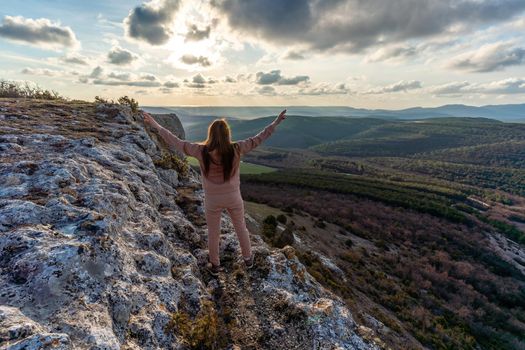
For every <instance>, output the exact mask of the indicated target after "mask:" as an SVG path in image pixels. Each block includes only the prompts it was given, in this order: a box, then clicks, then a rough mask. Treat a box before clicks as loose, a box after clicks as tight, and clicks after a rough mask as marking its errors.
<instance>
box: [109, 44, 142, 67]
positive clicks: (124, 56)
mask: <svg viewBox="0 0 525 350" xmlns="http://www.w3.org/2000/svg"><path fill="white" fill-rule="evenodd" d="M136 59H137V56H136V55H135V54H134V53H132V52H131V51H128V50H126V49H123V48H120V47H113V48H112V49H111V50H110V51H109V52H108V62H109V63H112V64H116V65H126V64H130V63H131V62H133V61H134V60H136Z"/></svg>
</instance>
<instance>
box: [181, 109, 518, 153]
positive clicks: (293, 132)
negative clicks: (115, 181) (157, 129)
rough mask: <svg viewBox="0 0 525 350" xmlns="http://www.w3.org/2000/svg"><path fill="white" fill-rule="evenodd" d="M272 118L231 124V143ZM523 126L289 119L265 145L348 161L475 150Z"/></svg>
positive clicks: (192, 132)
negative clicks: (351, 158)
mask: <svg viewBox="0 0 525 350" xmlns="http://www.w3.org/2000/svg"><path fill="white" fill-rule="evenodd" d="M274 118H275V117H264V118H257V119H252V120H239V119H236V120H230V121H229V123H230V126H231V128H232V137H233V139H234V140H240V139H244V138H247V137H250V136H253V135H256V134H257V133H258V132H260V131H261V130H263V129H264V127H265V126H267V125H268V124H269V123H271V121H272V120H274ZM207 127H208V122H207V121H204V122H200V123H194V124H192V125H190V126H187V127H186V131H187V134H186V137H187V139H188V140H192V141H198V140H204V139H205V138H206V132H207ZM524 135H525V125H524V124H515V123H503V122H501V121H498V120H494V119H487V118H465V117H461V118H458V117H441V118H429V119H423V120H386V119H379V118H346V117H324V118H314V117H305V116H288V118H287V119H286V120H285V121H284V122H283V123H282V124H280V125H279V127H278V128H277V130H276V131H275V133H274V135H272V137H271V138H269V139H268V140H267V141H265V144H264V145H265V146H270V147H279V148H299V149H312V150H315V151H318V152H321V153H325V154H331V155H346V156H378V155H380V156H394V155H409V154H416V153H421V152H432V151H436V150H442V149H448V148H453V147H465V146H476V145H482V144H492V143H500V142H506V141H511V140H515V141H518V140H524V139H525V136H524Z"/></svg>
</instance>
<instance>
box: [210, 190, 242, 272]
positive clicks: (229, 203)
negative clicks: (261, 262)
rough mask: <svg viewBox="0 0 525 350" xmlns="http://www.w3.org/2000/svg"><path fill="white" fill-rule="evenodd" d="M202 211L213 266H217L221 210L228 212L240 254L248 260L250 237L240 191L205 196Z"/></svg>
mask: <svg viewBox="0 0 525 350" xmlns="http://www.w3.org/2000/svg"><path fill="white" fill-rule="evenodd" d="M204 209H205V215H206V223H207V225H208V251H209V254H210V261H211V262H212V263H213V264H214V265H219V262H220V261H219V240H220V229H221V213H222V211H223V209H226V210H227V211H228V214H229V215H230V217H231V219H232V223H233V227H234V229H235V233H236V234H237V239H238V240H239V244H240V246H241V253H242V256H243V257H244V258H249V257H250V256H251V254H252V251H251V244H250V235H249V233H248V229H247V228H246V222H245V220H244V202H243V201H242V197H241V191H240V189H239V190H238V191H235V192H230V193H221V194H209V193H207V194H205V196H204Z"/></svg>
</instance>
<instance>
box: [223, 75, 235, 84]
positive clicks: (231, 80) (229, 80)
mask: <svg viewBox="0 0 525 350" xmlns="http://www.w3.org/2000/svg"><path fill="white" fill-rule="evenodd" d="M224 82H225V83H236V82H237V80H235V79H233V78H232V77H230V76H226V78H224Z"/></svg>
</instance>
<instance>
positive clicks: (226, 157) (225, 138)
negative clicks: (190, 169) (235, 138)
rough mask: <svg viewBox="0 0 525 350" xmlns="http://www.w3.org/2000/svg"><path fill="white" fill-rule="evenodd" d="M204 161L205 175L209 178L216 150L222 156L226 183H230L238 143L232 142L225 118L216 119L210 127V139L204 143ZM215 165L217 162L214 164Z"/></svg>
mask: <svg viewBox="0 0 525 350" xmlns="http://www.w3.org/2000/svg"><path fill="white" fill-rule="evenodd" d="M203 144H204V147H203V149H202V160H203V163H204V175H205V176H208V172H209V171H210V163H211V162H213V159H212V158H211V156H210V154H209V153H208V152H211V151H213V150H215V149H217V150H218V152H219V154H220V156H221V165H222V168H223V177H224V181H228V180H229V179H230V177H231V175H232V170H233V159H234V158H235V148H236V146H237V144H236V143H234V142H232V141H231V131H230V126H229V125H228V123H227V122H226V120H225V119H224V118H221V119H215V120H214V121H213V122H212V123H211V124H210V126H209V127H208V137H207V139H206V141H203ZM214 163H215V162H214Z"/></svg>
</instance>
